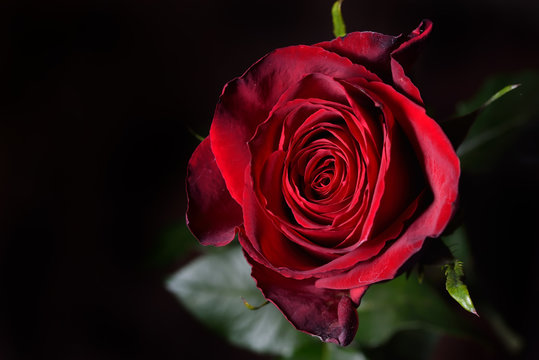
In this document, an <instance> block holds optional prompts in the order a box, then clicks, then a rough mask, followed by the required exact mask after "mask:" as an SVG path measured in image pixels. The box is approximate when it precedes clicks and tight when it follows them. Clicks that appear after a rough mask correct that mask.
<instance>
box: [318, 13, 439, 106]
mask: <svg viewBox="0 0 539 360" xmlns="http://www.w3.org/2000/svg"><path fill="white" fill-rule="evenodd" d="M431 29H432V22H431V21H430V20H423V21H422V22H421V23H420V24H419V26H418V27H417V28H416V29H415V30H414V31H412V32H411V33H410V34H408V35H407V36H402V35H399V36H390V35H385V34H379V33H376V32H371V31H365V32H353V33H350V34H348V35H346V36H345V37H342V38H337V39H335V40H332V41H326V42H322V43H319V44H316V46H320V47H321V48H323V49H326V50H328V51H331V52H334V53H336V54H339V55H341V56H343V57H346V58H348V59H350V60H352V62H354V63H356V64H360V65H364V66H365V67H366V68H367V69H368V70H371V71H373V72H374V73H375V74H378V75H380V76H381V77H382V78H383V79H384V80H386V81H391V80H393V83H394V84H395V87H396V88H397V89H399V90H400V91H402V92H403V93H404V94H405V95H407V96H408V97H409V98H410V99H412V100H414V101H415V102H417V103H418V104H422V103H423V102H422V100H421V96H420V94H419V90H418V89H417V88H416V87H415V86H414V84H413V83H412V82H411V81H410V79H409V78H408V77H407V76H406V75H405V73H406V71H407V70H408V69H409V67H410V66H411V65H412V63H413V61H414V60H415V58H416V57H417V54H418V53H419V51H418V50H419V48H420V45H421V44H422V43H423V41H424V40H425V38H426V37H427V36H428V34H429V33H430V31H431Z"/></svg>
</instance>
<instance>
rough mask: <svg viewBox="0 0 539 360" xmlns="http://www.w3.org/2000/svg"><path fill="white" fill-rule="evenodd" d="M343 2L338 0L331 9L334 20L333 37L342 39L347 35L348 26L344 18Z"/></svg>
mask: <svg viewBox="0 0 539 360" xmlns="http://www.w3.org/2000/svg"><path fill="white" fill-rule="evenodd" d="M342 2H343V0H337V1H335V3H334V4H333V7H332V8H331V17H332V19H333V35H335V37H341V36H345V35H346V26H345V25H344V20H343V18H342V12H341V4H342Z"/></svg>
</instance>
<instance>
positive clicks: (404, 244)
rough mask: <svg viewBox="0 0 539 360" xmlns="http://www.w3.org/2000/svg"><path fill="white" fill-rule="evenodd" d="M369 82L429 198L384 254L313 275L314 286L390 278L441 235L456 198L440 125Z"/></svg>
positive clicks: (453, 160)
mask: <svg viewBox="0 0 539 360" xmlns="http://www.w3.org/2000/svg"><path fill="white" fill-rule="evenodd" d="M369 86H370V87H371V90H373V91H376V92H378V93H379V94H380V96H381V97H382V98H383V99H384V103H385V104H386V105H387V106H388V107H389V108H391V109H392V111H393V114H394V116H395V119H396V121H397V122H398V123H399V124H400V126H401V127H402V129H403V130H404V132H405V134H406V137H407V138H408V139H409V140H410V142H411V143H412V146H413V147H414V151H415V153H416V156H417V157H418V159H419V161H420V164H421V166H422V168H423V171H424V173H425V177H426V179H427V182H428V183H429V187H430V189H431V191H432V194H433V197H434V199H433V202H432V203H431V204H430V205H429V206H428V208H427V209H426V210H425V211H424V212H423V213H422V214H421V215H419V217H418V218H417V219H415V220H414V222H413V223H412V224H411V225H410V226H409V227H408V229H406V231H405V232H404V234H403V235H402V236H401V237H400V238H399V239H397V240H396V241H395V242H394V243H393V244H391V246H390V247H389V248H388V249H387V250H386V251H385V252H384V253H383V254H381V255H380V256H377V257H375V258H374V259H372V260H370V261H366V262H363V263H359V264H358V265H356V266H355V267H354V268H353V270H351V271H349V272H348V273H345V274H341V275H337V276H330V277H327V278H324V279H320V280H318V282H317V286H321V287H327V288H332V289H350V288H353V287H357V286H364V285H369V284H372V283H374V282H378V281H382V280H387V279H391V278H393V277H394V276H395V274H396V273H397V271H398V270H399V268H400V267H401V266H402V265H403V264H404V262H405V261H406V260H408V259H409V258H410V256H412V255H413V254H415V253H416V252H417V251H419V249H421V246H422V245H423V242H424V240H425V238H427V237H437V236H439V235H440V233H441V232H442V231H443V229H444V228H445V226H446V225H447V223H448V222H449V219H450V218H451V215H452V213H453V207H454V203H455V201H456V199H457V191H458V179H459V175H460V167H459V160H458V157H457V155H456V154H455V151H454V150H453V147H452V146H451V143H450V142H449V140H448V139H447V137H446V136H445V134H444V133H443V131H442V130H441V128H440V126H439V125H438V124H437V123H436V122H435V121H434V120H433V119H431V118H430V117H428V116H427V115H426V114H425V109H423V108H422V107H421V106H419V105H417V104H415V103H414V102H412V101H410V100H409V99H408V98H406V97H405V96H403V95H401V94H399V93H397V92H396V91H394V89H393V88H391V87H390V86H388V85H386V84H382V83H370V84H369Z"/></svg>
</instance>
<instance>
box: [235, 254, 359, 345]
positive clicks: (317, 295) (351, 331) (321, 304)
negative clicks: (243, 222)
mask: <svg viewBox="0 0 539 360" xmlns="http://www.w3.org/2000/svg"><path fill="white" fill-rule="evenodd" d="M245 257H246V258H247V261H248V262H249V263H250V264H251V266H252V272H251V276H252V277H253V278H254V279H255V280H256V283H257V286H258V288H259V289H260V290H261V291H262V293H263V294H264V297H265V298H266V299H268V300H269V301H271V302H272V303H273V304H274V305H275V306H276V307H277V308H278V309H279V310H280V311H281V312H282V313H283V315H284V316H285V317H286V318H287V319H288V321H290V323H291V324H292V325H294V327H295V328H296V329H298V330H300V331H303V332H305V333H307V334H310V335H315V336H318V337H320V338H321V339H322V341H327V342H332V343H335V344H339V345H341V346H346V345H348V344H350V342H352V340H353V339H354V336H355V334H356V331H357V326H358V320H357V313H356V304H355V303H354V302H353V301H352V299H351V298H350V297H349V296H348V294H347V292H345V291H336V290H328V289H320V288H317V287H316V286H314V279H305V280H295V279H290V278H285V277H283V276H281V275H279V274H278V273H276V272H275V271H272V270H270V269H268V268H266V267H265V266H263V265H260V264H259V263H257V262H256V261H254V260H253V259H252V258H251V257H250V256H249V255H248V254H247V253H245ZM360 292H361V291H354V298H355V300H359V298H358V295H359V293H360ZM359 297H360V295H359Z"/></svg>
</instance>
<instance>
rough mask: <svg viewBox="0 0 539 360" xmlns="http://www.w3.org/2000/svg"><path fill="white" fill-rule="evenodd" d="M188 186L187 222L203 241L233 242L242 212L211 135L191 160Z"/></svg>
mask: <svg viewBox="0 0 539 360" xmlns="http://www.w3.org/2000/svg"><path fill="white" fill-rule="evenodd" d="M186 187H187V198H188V207H187V214H186V218H187V225H188V226H189V229H190V230H191V232H192V233H193V234H194V235H195V236H196V238H197V239H198V240H199V241H200V243H201V244H202V245H214V246H223V245H226V244H228V243H229V242H230V241H232V240H233V239H234V236H235V228H236V227H237V226H240V225H241V224H242V222H243V215H242V211H241V207H240V206H239V205H238V203H237V202H235V201H234V199H232V197H230V193H229V192H228V190H227V188H226V185H225V182H224V180H223V178H222V176H221V173H220V172H219V168H218V167H217V164H216V162H215V157H214V156H213V153H212V149H211V143H210V139H209V138H206V139H204V141H202V143H200V145H199V146H198V147H197V148H196V150H195V152H194V153H193V155H192V156H191V159H190V160H189V165H188V167H187V180H186ZM208 219H211V221H208Z"/></svg>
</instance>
